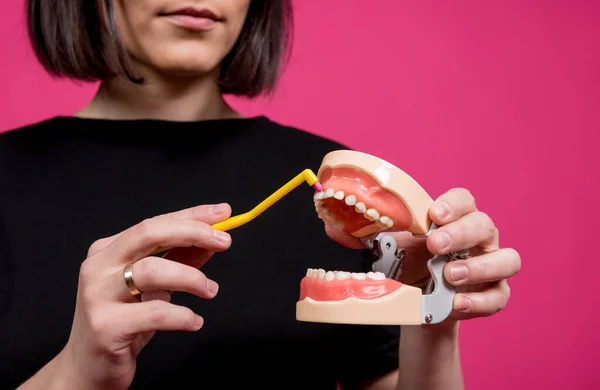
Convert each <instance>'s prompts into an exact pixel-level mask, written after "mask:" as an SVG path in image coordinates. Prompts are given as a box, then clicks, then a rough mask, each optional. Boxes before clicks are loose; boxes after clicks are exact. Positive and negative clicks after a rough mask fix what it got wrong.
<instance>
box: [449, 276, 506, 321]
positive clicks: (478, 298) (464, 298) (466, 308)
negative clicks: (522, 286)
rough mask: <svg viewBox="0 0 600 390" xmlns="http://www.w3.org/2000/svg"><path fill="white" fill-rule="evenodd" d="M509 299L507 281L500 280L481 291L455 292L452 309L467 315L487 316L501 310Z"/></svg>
mask: <svg viewBox="0 0 600 390" xmlns="http://www.w3.org/2000/svg"><path fill="white" fill-rule="evenodd" d="M509 299H510V287H509V286H508V282H507V281H506V280H501V281H499V282H497V283H494V284H492V285H490V287H489V288H488V289H486V290H484V291H481V292H467V293H457V294H456V296H455V297H454V310H456V311H457V312H458V313H459V314H462V315H468V316H469V317H487V316H490V315H492V314H495V313H497V312H499V311H501V310H503V309H504V308H505V307H506V305H507V304H508V300H509Z"/></svg>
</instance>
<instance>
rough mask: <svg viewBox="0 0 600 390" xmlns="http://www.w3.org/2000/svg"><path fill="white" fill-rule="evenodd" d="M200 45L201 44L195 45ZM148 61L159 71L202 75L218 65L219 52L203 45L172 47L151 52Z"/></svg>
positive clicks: (179, 74)
mask: <svg viewBox="0 0 600 390" xmlns="http://www.w3.org/2000/svg"><path fill="white" fill-rule="evenodd" d="M196 46H202V45H196ZM152 57H153V58H150V63H151V65H152V67H153V68H155V69H158V70H159V71H160V73H163V74H167V75H172V76H178V77H180V76H186V77H189V76H198V77H199V76H203V75H206V74H207V73H212V72H214V71H215V69H216V68H217V67H218V65H219V60H220V59H221V57H222V54H221V53H217V52H216V51H215V50H210V49H209V48H207V47H206V46H204V47H190V45H186V47H183V48H181V47H180V48H172V49H170V50H168V51H164V52H156V53H153V56H152Z"/></svg>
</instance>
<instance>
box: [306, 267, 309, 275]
mask: <svg viewBox="0 0 600 390" xmlns="http://www.w3.org/2000/svg"><path fill="white" fill-rule="evenodd" d="M306 276H310V268H309V269H307V270H306Z"/></svg>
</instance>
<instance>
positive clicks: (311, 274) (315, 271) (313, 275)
mask: <svg viewBox="0 0 600 390" xmlns="http://www.w3.org/2000/svg"><path fill="white" fill-rule="evenodd" d="M310 277H311V278H316V277H317V270H316V269H314V268H313V269H311V270H310Z"/></svg>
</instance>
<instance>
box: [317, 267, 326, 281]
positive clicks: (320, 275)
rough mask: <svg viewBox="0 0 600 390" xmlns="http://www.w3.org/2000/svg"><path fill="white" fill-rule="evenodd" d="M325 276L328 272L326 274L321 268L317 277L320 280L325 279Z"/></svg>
mask: <svg viewBox="0 0 600 390" xmlns="http://www.w3.org/2000/svg"><path fill="white" fill-rule="evenodd" d="M325 274H326V272H325V270H324V269H323V268H319V269H318V270H317V277H318V278H319V279H325Z"/></svg>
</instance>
